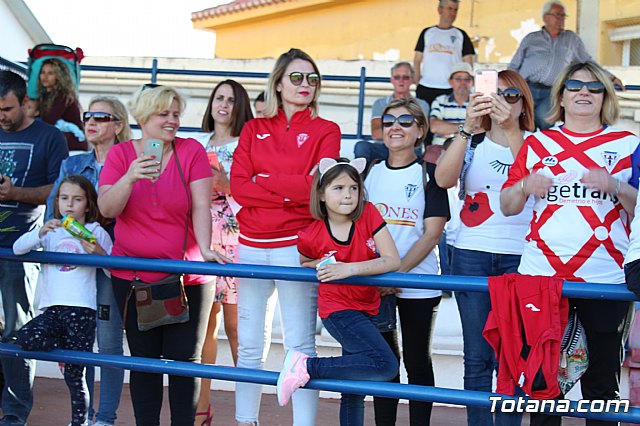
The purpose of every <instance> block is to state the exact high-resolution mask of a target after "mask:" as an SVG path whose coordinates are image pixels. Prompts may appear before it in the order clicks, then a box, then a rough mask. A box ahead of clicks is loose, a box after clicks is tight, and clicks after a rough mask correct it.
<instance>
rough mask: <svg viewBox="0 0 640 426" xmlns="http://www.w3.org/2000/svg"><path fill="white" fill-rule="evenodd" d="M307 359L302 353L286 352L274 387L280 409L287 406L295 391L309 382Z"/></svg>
mask: <svg viewBox="0 0 640 426" xmlns="http://www.w3.org/2000/svg"><path fill="white" fill-rule="evenodd" d="M308 358H309V356H308V355H305V354H303V353H302V352H298V351H294V350H290V351H289V352H287V356H286V357H285V358H284V363H283V364H282V371H280V375H279V376H278V386H277V387H276V394H277V395H278V404H280V406H281V407H284V406H285V405H287V403H288V402H289V399H290V398H291V395H293V393H294V392H295V391H296V389H298V388H300V387H302V386H304V385H306V384H307V382H308V381H309V373H307V359H308Z"/></svg>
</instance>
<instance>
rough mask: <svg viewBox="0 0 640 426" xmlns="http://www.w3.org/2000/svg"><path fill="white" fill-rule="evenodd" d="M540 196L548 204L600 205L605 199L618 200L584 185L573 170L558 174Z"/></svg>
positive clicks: (615, 201)
mask: <svg viewBox="0 0 640 426" xmlns="http://www.w3.org/2000/svg"><path fill="white" fill-rule="evenodd" d="M542 198H543V199H546V200H547V202H548V203H549V204H559V205H569V204H571V205H579V206H588V205H598V206H600V205H602V204H603V203H604V202H605V201H611V202H612V203H614V204H616V203H618V201H619V200H618V197H616V196H613V195H611V194H607V193H605V192H601V191H598V190H597V189H589V188H587V187H585V186H584V185H583V184H582V182H580V179H579V178H578V173H577V172H576V171H575V170H571V171H568V172H567V173H562V174H560V175H558V176H557V177H556V179H554V184H553V185H551V187H550V188H549V191H548V192H547V194H546V195H545V196H544V197H542Z"/></svg>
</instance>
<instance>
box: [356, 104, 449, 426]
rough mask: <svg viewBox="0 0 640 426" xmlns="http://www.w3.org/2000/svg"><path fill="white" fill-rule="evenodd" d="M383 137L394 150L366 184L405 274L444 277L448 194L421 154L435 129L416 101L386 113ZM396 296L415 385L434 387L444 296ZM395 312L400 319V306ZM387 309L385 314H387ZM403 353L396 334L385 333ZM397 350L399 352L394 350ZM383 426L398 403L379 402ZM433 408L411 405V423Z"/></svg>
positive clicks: (412, 292) (408, 292)
mask: <svg viewBox="0 0 640 426" xmlns="http://www.w3.org/2000/svg"><path fill="white" fill-rule="evenodd" d="M382 127H383V128H382V132H383V133H382V137H383V141H384V144H385V145H386V147H387V148H388V149H389V156H388V158H387V160H386V161H384V162H378V163H374V165H373V166H372V167H371V169H370V170H369V172H368V174H367V177H366V179H365V187H366V188H367V192H368V194H369V201H371V202H372V203H373V204H374V205H375V206H376V208H377V209H378V211H379V212H380V214H382V217H383V218H384V220H385V221H386V222H387V228H388V229H389V231H390V232H391V236H392V237H393V241H394V242H395V244H396V247H398V252H399V254H400V258H401V264H400V269H398V271H399V272H409V273H413V274H433V275H437V274H438V260H437V258H436V255H435V253H434V250H433V249H434V248H435V247H436V245H437V244H438V242H439V241H440V236H441V235H442V231H443V230H444V225H445V223H446V221H447V219H448V217H449V202H448V198H447V191H446V189H443V188H440V187H438V185H437V184H436V182H435V178H434V172H435V164H433V163H427V164H423V162H422V160H421V159H418V158H417V157H416V154H415V147H416V146H420V144H421V143H422V141H423V140H424V137H425V135H426V133H427V131H428V128H429V125H428V122H427V120H426V118H425V115H424V113H423V111H422V108H421V107H420V105H419V104H418V103H417V102H416V101H415V99H398V100H394V101H392V102H391V103H389V105H387V107H386V108H385V110H384V112H383V114H382ZM381 292H382V293H383V294H386V293H391V294H393V292H396V297H397V300H396V302H397V305H398V310H399V312H400V324H401V330H402V352H403V357H404V365H405V367H406V369H407V373H408V376H409V383H411V384H416V385H422V386H433V385H434V375H433V366H432V362H431V338H432V335H433V325H434V323H435V317H436V314H437V310H438V305H439V304H440V298H441V295H442V292H441V291H440V290H428V289H411V288H404V289H384V290H381ZM392 307H393V309H390V310H389V313H390V314H391V315H392V316H393V317H395V305H392ZM382 311H383V310H382V309H381V312H382ZM383 336H385V339H386V340H387V342H388V343H389V344H390V346H391V348H392V349H394V350H395V352H396V354H397V353H398V349H397V341H396V339H395V330H393V331H391V332H383ZM394 346H395V347H394ZM376 400H377V401H375V411H376V423H377V424H382V423H383V424H395V413H396V406H397V400H386V399H385V400H386V401H382V404H381V403H380V402H381V401H380V398H376ZM431 407H432V403H429V402H421V401H410V403H409V418H410V424H411V425H412V426H415V425H427V424H429V419H430V417H431Z"/></svg>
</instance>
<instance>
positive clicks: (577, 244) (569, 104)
mask: <svg viewBox="0 0 640 426" xmlns="http://www.w3.org/2000/svg"><path fill="white" fill-rule="evenodd" d="M551 102H552V107H551V112H550V116H549V119H548V121H549V122H557V121H561V122H562V124H560V125H559V126H555V127H552V128H550V129H548V130H544V131H541V132H537V133H535V134H533V135H532V136H529V137H528V138H527V139H526V140H525V142H524V145H523V146H522V149H521V150H520V153H519V154H518V157H517V158H516V161H515V163H514V164H513V167H511V170H510V172H509V179H508V180H507V182H506V183H505V185H504V189H503V190H502V194H501V197H500V201H501V203H500V206H501V208H502V211H503V213H504V214H505V215H508V216H511V215H517V214H519V213H520V212H521V211H522V209H523V206H524V205H525V204H528V203H530V202H533V203H534V216H533V219H532V220H531V226H530V229H529V232H528V234H527V242H526V244H525V247H524V253H523V254H522V260H521V262H520V266H519V268H518V272H519V273H521V274H528V275H542V276H553V277H559V278H563V279H565V280H567V281H586V282H590V283H611V284H622V283H624V282H625V275H624V270H623V261H624V257H625V255H626V252H627V248H628V246H629V223H630V220H631V218H632V217H633V214H634V207H635V204H636V196H637V193H638V191H637V189H636V187H637V185H638V161H637V160H638V143H639V141H638V137H636V136H635V135H633V134H632V133H629V132H626V131H621V130H619V129H616V128H614V127H612V124H613V123H615V122H616V121H617V119H618V116H619V111H620V108H619V106H618V100H617V97H616V94H615V90H614V88H613V85H612V83H611V80H610V79H609V78H608V77H607V75H606V74H605V71H604V70H603V69H602V68H601V67H600V66H599V65H597V64H595V63H592V62H583V63H576V64H573V65H569V66H568V67H566V68H565V69H564V70H563V71H562V72H561V73H560V75H559V76H558V78H557V79H556V81H555V83H554V84H553V87H552V89H551ZM569 303H570V305H572V307H573V308H574V309H576V312H577V315H578V318H579V319H580V321H581V322H582V325H583V326H584V329H585V332H586V339H587V347H588V353H589V367H588V369H587V370H586V372H585V373H584V375H583V376H582V377H581V379H580V387H581V390H582V397H583V398H585V399H592V400H593V399H599V400H613V399H619V398H620V393H619V387H620V383H619V381H620V365H621V362H622V354H623V353H624V351H623V345H624V342H623V338H624V336H625V331H626V329H627V326H628V321H629V320H630V308H631V306H632V303H631V302H626V301H622V302H620V301H611V300H601V299H600V300H588V299H570V300H569ZM559 397H560V398H562V396H561V395H559ZM560 423H561V417H557V416H542V415H539V414H536V415H532V424H545V425H555V424H560ZM586 424H587V425H596V424H598V425H616V424H618V423H617V422H604V421H595V420H587V421H586Z"/></svg>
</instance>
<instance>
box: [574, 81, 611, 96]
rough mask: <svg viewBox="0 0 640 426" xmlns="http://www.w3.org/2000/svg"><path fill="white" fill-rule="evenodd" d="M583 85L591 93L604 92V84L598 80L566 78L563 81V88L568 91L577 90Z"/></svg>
mask: <svg viewBox="0 0 640 426" xmlns="http://www.w3.org/2000/svg"><path fill="white" fill-rule="evenodd" d="M585 86H586V87H587V90H589V92H591V93H602V92H604V84H602V83H601V82H599V81H581V80H567V81H565V82H564V88H565V89H567V90H568V91H570V92H579V91H581V90H582V88H583V87H585Z"/></svg>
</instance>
